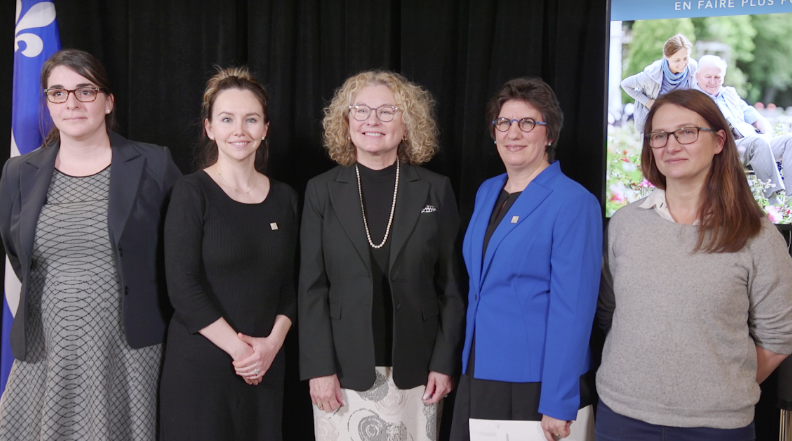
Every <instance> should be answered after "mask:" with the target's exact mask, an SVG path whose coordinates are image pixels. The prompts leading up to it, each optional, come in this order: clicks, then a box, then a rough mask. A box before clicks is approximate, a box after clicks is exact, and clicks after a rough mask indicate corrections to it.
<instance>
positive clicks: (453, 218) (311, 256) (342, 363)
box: [298, 164, 465, 390]
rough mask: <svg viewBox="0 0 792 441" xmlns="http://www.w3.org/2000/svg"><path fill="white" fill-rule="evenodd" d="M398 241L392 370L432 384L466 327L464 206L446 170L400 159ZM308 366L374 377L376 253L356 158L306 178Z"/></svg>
mask: <svg viewBox="0 0 792 441" xmlns="http://www.w3.org/2000/svg"><path fill="white" fill-rule="evenodd" d="M401 167H402V169H401V177H400V182H399V189H398V195H397V199H396V213H395V215H394V220H393V226H392V229H391V236H390V238H389V239H388V240H390V241H391V248H390V262H389V263H390V288H391V294H392V298H393V314H394V320H393V322H394V324H393V326H394V329H393V358H392V359H393V379H394V382H395V383H396V385H397V386H398V387H399V388H401V389H410V388H413V387H417V386H420V385H423V384H426V380H427V376H428V374H429V371H436V372H440V373H444V374H448V375H454V374H455V373H456V368H457V365H458V364H459V360H460V349H461V348H460V344H461V342H462V334H463V330H464V324H463V321H464V314H465V306H464V300H463V293H462V292H461V286H463V285H462V284H461V283H460V270H461V265H460V263H461V262H460V258H459V256H460V255H461V253H459V249H458V246H457V244H458V242H457V238H458V234H457V233H458V231H459V214H458V212H457V206H456V200H455V199H454V192H453V189H452V188H451V182H450V181H449V180H448V178H446V177H444V176H440V175H438V174H436V173H433V172H430V171H428V170H426V169H423V168H421V167H415V166H411V165H409V164H402V165H401ZM300 243H301V266H300V284H299V290H298V312H299V322H298V323H299V330H300V371H301V372H300V373H301V377H302V378H303V379H310V378H315V377H320V376H325V375H332V374H338V378H339V380H340V381H341V386H342V387H344V388H347V389H354V390H366V389H369V388H370V387H371V386H372V385H373V384H374V380H375V373H374V372H375V370H374V339H373V333H372V332H373V331H372V326H371V305H372V296H373V289H374V288H373V280H372V276H371V255H370V251H369V244H368V241H367V239H366V232H365V229H364V226H363V215H362V213H361V209H360V196H359V193H358V186H357V179H356V177H355V168H354V167H336V168H334V169H332V170H330V171H328V172H326V173H324V174H322V175H319V176H317V177H315V178H313V179H311V180H310V181H309V182H308V187H307V189H306V191H305V207H304V210H303V217H302V226H301V233H300Z"/></svg>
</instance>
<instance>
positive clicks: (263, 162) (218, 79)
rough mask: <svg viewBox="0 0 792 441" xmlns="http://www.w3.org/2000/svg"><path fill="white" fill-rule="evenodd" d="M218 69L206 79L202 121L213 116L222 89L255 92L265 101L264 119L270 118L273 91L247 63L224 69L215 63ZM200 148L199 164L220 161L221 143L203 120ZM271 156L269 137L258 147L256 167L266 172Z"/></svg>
mask: <svg viewBox="0 0 792 441" xmlns="http://www.w3.org/2000/svg"><path fill="white" fill-rule="evenodd" d="M215 68H216V69H217V73H216V74H215V75H214V76H213V77H212V78H210V79H209V81H207V82H206V90H205V91H204V94H203V102H202V103H201V122H203V121H211V120H212V109H213V108H214V103H215V101H216V100H217V97H218V96H219V95H220V93H221V92H223V91H225V90H228V89H238V90H247V91H249V92H251V93H252V94H253V95H254V96H255V97H256V99H257V100H258V101H259V103H261V110H262V111H263V112H264V123H265V124H266V123H268V122H269V113H268V112H267V104H268V103H269V94H267V89H266V88H264V86H262V85H261V84H259V82H258V81H256V79H255V78H254V77H253V75H252V74H251V73H250V71H249V70H248V68H247V67H245V66H240V67H229V68H226V69H221V68H220V67H219V66H215ZM197 150H198V152H197V154H196V162H197V165H198V167H199V168H206V167H209V166H210V165H212V164H214V163H215V162H217V155H218V153H217V144H216V143H215V141H214V140H211V139H209V137H208V136H206V130H204V127H203V124H201V134H200V138H199V141H198V148H197ZM268 157H269V139H265V140H263V141H261V144H260V145H259V148H258V149H257V150H256V160H255V167H256V170H257V171H259V172H261V173H264V170H265V169H266V167H267V159H268Z"/></svg>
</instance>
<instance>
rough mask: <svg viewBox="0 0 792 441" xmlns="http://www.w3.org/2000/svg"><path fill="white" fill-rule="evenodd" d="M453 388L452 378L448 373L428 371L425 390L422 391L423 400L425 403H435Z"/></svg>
mask: <svg viewBox="0 0 792 441" xmlns="http://www.w3.org/2000/svg"><path fill="white" fill-rule="evenodd" d="M453 389H454V380H453V379H452V378H451V376H450V375H446V374H441V373H440V372H434V371H432V372H429V378H428V379H427V380H426V392H424V396H423V402H424V403H425V404H437V403H438V402H440V400H442V399H443V398H445V396H446V395H448V393H449V392H451V391H452V390H453Z"/></svg>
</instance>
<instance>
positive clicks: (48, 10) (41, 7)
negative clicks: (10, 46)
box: [14, 0, 55, 57]
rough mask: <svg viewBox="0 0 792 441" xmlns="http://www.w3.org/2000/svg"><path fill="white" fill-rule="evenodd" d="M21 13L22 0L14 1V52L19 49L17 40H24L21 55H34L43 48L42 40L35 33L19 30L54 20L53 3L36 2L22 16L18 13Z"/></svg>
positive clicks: (41, 25) (48, 23) (43, 25)
mask: <svg viewBox="0 0 792 441" xmlns="http://www.w3.org/2000/svg"><path fill="white" fill-rule="evenodd" d="M21 13H22V0H17V2H16V28H15V29H14V35H15V36H16V37H14V52H16V51H18V50H19V42H20V41H24V42H25V45H26V47H25V49H24V50H23V51H22V55H24V56H26V57H35V56H37V55H38V54H40V53H41V51H42V50H43V49H44V42H43V41H41V38H40V37H39V36H38V35H36V34H31V33H24V34H20V32H22V31H24V30H26V29H34V28H43V27H45V26H49V25H50V24H51V23H52V22H53V21H55V4H54V3H52V2H40V3H36V4H35V5H33V7H31V8H30V9H28V11H27V12H26V13H25V15H24V16H22V18H19V15H20V14H21Z"/></svg>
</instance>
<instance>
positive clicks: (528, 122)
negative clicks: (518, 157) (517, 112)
mask: <svg viewBox="0 0 792 441" xmlns="http://www.w3.org/2000/svg"><path fill="white" fill-rule="evenodd" d="M515 121H516V122H517V127H519V128H520V130H522V131H523V132H530V131H531V130H533V129H534V127H536V126H546V125H547V123H546V122H544V121H537V120H535V119H533V118H523V119H520V120H517V119H509V118H498V119H495V120H493V121H492V125H493V126H495V128H496V129H498V131H499V132H508V131H509V128H511V125H512V123H513V122H515Z"/></svg>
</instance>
